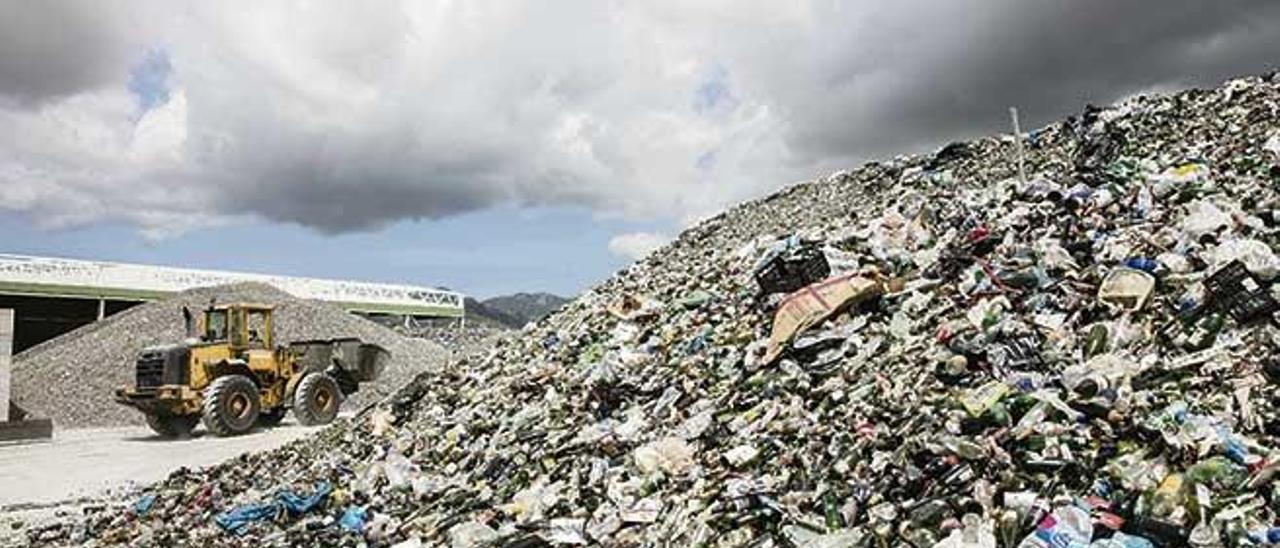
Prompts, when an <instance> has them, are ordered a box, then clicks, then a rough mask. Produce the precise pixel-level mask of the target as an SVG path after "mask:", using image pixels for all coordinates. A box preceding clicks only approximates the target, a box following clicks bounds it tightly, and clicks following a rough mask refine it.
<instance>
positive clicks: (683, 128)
mask: <svg viewBox="0 0 1280 548" xmlns="http://www.w3.org/2000/svg"><path fill="white" fill-rule="evenodd" d="M1212 4H1213V6H1212V7H1206V6H1209V4H1207V3H1204V2H1200V1H1198V0H1196V1H1192V0H1160V1H1156V0H1146V1H1144V2H1132V3H1126V4H1124V5H1115V4H1114V3H1112V2H1108V1H1105V0H1081V2H1072V3H1070V5H1069V6H1068V5H1067V4H1063V3H1035V2H963V1H962V2H955V3H943V4H939V3H936V2H924V1H923V0H912V1H905V2H895V3H891V4H885V3H879V2H870V1H865V2H849V3H828V2H821V1H813V2H785V3H777V2H764V1H758V2H727V1H725V0H707V1H703V2H686V1H679V2H676V1H657V2H600V1H597V0H564V1H560V2H555V3H550V4H549V3H546V2H535V1H533V0H504V1H497V2H485V1H469V2H453V1H449V0H439V1H435V2H409V1H405V2H397V1H385V2H361V3H337V4H332V3H329V4H324V5H312V4H306V3H302V4H296V3H287V4H286V3H234V4H232V3H225V2H181V1H171V0H164V1H160V0H138V1H136V2H129V3H125V4H118V3H112V2H91V1H83V0H50V1H48V2H13V3H8V4H5V5H4V6H3V7H0V212H4V211H9V212H17V213H19V214H23V215H27V216H29V217H30V218H32V219H34V220H36V222H39V223H41V224H42V225H45V226H51V227H58V226H67V225H74V224H83V223H89V222H94V221H100V220H111V221H123V222H127V223H132V224H134V225H136V226H138V227H139V228H140V229H141V230H143V231H144V232H145V233H147V234H151V235H163V234H168V233H173V232H179V231H182V230H186V229H189V228H192V227H199V226H207V225H209V224H215V223H219V222H225V221H226V220H227V219H229V218H233V217H235V216H239V215H253V216H258V217H262V218H266V219H270V220H273V221H278V222H286V223H298V224H302V225H305V226H309V227H313V228H316V229H318V230H321V231H326V232H343V231H351V230H362V229H370V228H377V227H379V226H381V225H383V224H385V223H389V222H394V221H397V220H401V219H414V218H439V217H443V216H448V215H454V214H458V213H463V212H467V211H472V210H476V209H481V208H486V207H490V206H493V205H496V204H511V203H515V204H534V205H538V204H555V205H564V204H570V205H580V206H585V207H589V208H591V209H593V210H594V211H596V212H597V213H599V214H602V215H621V216H626V217H631V218H668V219H692V218H698V217H700V216H703V215H706V214H710V213H713V212H716V211H718V210H720V209H722V208H723V207H724V206H725V205H727V204H729V203H732V202H735V201H738V200H741V199H743V198H747V197H751V196H756V195H759V194H762V193H764V192H767V191H769V190H773V189H776V188H778V187H780V186H782V185H785V184H788V183H790V182H794V181H796V180H801V179H804V178H807V177H811V176H814V175H818V174H821V173H824V172H827V171H830V170H833V169H836V168H843V167H849V165H850V164H852V163H854V162H855V161H857V160H859V159H861V158H866V157H869V156H874V155H881V154H885V153H892V152H897V151H899V150H900V149H901V148H902V147H910V146H919V145H921V144H938V143H941V142H943V141H946V140H949V139H952V138H957V137H961V136H965V135H970V134H973V133H977V132H986V131H992V130H1003V129H1004V127H1005V125H1006V120H1007V116H1006V115H1005V112H1007V110H1006V109H1007V107H1008V106H1010V105H1017V106H1019V107H1020V108H1021V109H1022V111H1023V113H1024V118H1025V119H1026V121H1027V125H1028V126H1032V125H1033V124H1034V123H1036V122H1038V121H1043V120H1045V119H1048V118H1052V117H1057V116H1058V115H1060V114H1061V113H1062V112H1066V111H1070V110H1074V109H1075V108H1077V107H1078V106H1080V104H1081V103H1083V102H1084V101H1090V100H1092V101H1097V102H1101V101H1106V100H1110V99H1113V98H1116V97H1120V96H1123V95H1124V94H1126V93H1129V92H1132V91H1133V90H1137V89H1150V88H1153V87H1157V86H1161V85H1165V84H1168V83H1177V84H1181V83H1183V82H1186V81H1191V82H1198V83H1213V82H1214V81H1216V80H1217V79H1220V78H1222V77H1223V76H1226V75H1229V74H1231V73H1234V72H1241V71H1261V70H1265V69H1266V68H1268V67H1267V66H1265V65H1262V64H1265V63H1269V62H1271V60H1272V59H1273V57H1274V56H1273V52H1274V51H1275V49H1276V47H1280V24H1270V25H1267V24H1259V22H1260V21H1268V20H1271V21H1274V20H1276V19H1277V15H1278V14H1280V6H1278V5H1277V4H1275V3H1274V2H1270V1H1267V0H1223V2H1217V3H1212ZM944 23H945V24H944ZM921 28H929V29H934V30H936V31H937V32H933V31H931V32H925V33H921V32H918V30H919V29H921ZM1082 28H1084V29H1087V34H1088V35H1089V36H1092V37H1095V38H1097V39H1093V40H1088V41H1081V40H1079V36H1080V35H1081V30H1080V29H1082ZM1108 36H1110V37H1113V38H1115V39H1103V38H1102V37H1108ZM48 37H56V38H57V39H56V40H55V39H49V38H48ZM1011 44H1014V45H1015V46H1013V47H1011V46H1010V45H1011ZM1114 44H1121V46H1122V47H1121V49H1120V50H1119V51H1113V50H1111V49H1109V48H1110V47H1111V46H1110V45H1114ZM1210 46H1211V47H1210ZM156 52H162V53H163V55H164V60H165V61H167V64H166V65H165V66H171V67H172V74H168V75H166V76H165V77H163V78H155V79H151V80H146V81H149V82H161V83H163V85H166V86H168V88H169V89H167V90H166V91H168V93H167V96H168V98H169V99H168V101H167V102H164V103H162V104H159V105H157V106H155V108H153V109H151V110H146V111H145V112H143V111H142V104H143V103H144V102H143V101H140V99H139V97H135V96H134V95H133V94H132V93H130V91H128V90H129V89H130V85H131V82H133V80H131V73H132V72H134V71H137V70H138V67H139V66H140V64H141V63H143V62H144V61H145V60H147V59H155V58H156V55H157V53H156ZM1045 59H1052V62H1045ZM1260 65H1262V66H1260ZM153 85H154V84H153ZM164 95H166V94H160V95H159V96H164Z"/></svg>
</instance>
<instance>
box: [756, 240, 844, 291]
mask: <svg viewBox="0 0 1280 548" xmlns="http://www.w3.org/2000/svg"><path fill="white" fill-rule="evenodd" d="M830 275H831V265H829V264H827V256H826V255H823V254H822V250H821V249H818V247H816V246H802V247H798V248H795V249H790V250H787V251H784V252H782V253H779V254H778V255H776V256H774V257H772V258H771V259H769V262H767V263H765V264H764V265H763V266H761V267H760V269H759V270H757V271H756V283H757V284H759V285H760V289H761V290H762V291H764V292H765V293H791V292H792V291H796V290H798V289H801V288H803V287H805V286H807V285H809V284H812V283H814V282H818V281H822V280H825V279H827V276H830Z"/></svg>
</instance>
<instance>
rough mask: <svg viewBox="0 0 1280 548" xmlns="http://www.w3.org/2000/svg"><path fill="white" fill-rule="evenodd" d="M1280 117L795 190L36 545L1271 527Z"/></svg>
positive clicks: (797, 537)
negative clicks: (147, 505) (401, 380)
mask: <svg viewBox="0 0 1280 548" xmlns="http://www.w3.org/2000/svg"><path fill="white" fill-rule="evenodd" d="M1278 104H1280V81H1278V80H1277V79H1276V78H1275V77H1267V78H1250V79H1241V80H1235V81H1232V82H1229V83H1227V84H1226V85H1224V86H1223V87H1221V88H1219V89H1213V90H1194V91H1186V92H1181V93H1177V94H1172V95H1167V96H1154V97H1139V98H1134V99H1132V100H1129V101H1127V102H1125V103H1123V104H1119V105H1116V106H1113V107H1109V108H1102V109H1099V108H1089V109H1086V110H1085V111H1084V112H1083V113H1082V114H1081V115H1080V116H1077V117H1073V118H1071V119H1069V120H1067V121H1065V122H1062V123H1057V124H1054V125H1051V126H1048V127H1045V128H1042V129H1039V130H1036V131H1033V132H1031V133H1029V134H1026V135H1023V136H1020V138H1021V139H1023V145H1024V148H1025V149H1026V172H1027V173H1028V177H1027V178H1028V179H1029V180H1026V181H1022V180H1019V179H1018V177H1017V175H1016V172H1017V170H1016V167H1015V165H1016V164H1015V159H1014V150H1015V146H1014V145H1015V141H1014V140H1013V137H993V138H987V139H979V140H975V141H972V142H968V143H958V144H954V145H950V146H947V147H946V148H944V149H942V150H941V151H939V152H938V153H936V154H932V155H922V156H903V157H898V158H894V159H892V160H887V161H882V162H875V163H871V164H868V165H866V166H864V167H862V168H860V169H857V170H853V171H849V172H842V173H837V174H835V175H832V176H829V177H826V178H823V179H821V180H816V181H812V182H807V183H803V184H799V185H796V186H793V187H791V188H789V189H786V190H784V191H782V192H779V193H777V194H775V195H773V196H770V197H768V198H765V199H761V200H756V201H752V202H748V203H745V204H742V205H739V206H737V207H734V208H732V209H731V210H729V211H727V212H725V213H724V214H722V215H719V216H716V217H713V218H710V219H708V220H706V221H704V222H702V223H700V224H698V225H697V226H696V227H694V228H692V229H690V230H687V231H686V232H685V233H684V234H682V235H681V237H680V238H679V239H678V240H677V241H675V242H673V243H672V244H670V245H668V246H666V247H665V248H663V249H661V250H659V251H657V252H655V253H654V254H652V255H651V256H650V257H649V258H648V259H646V260H644V261H642V262H640V263H637V264H635V265H633V266H632V267H630V268H628V269H627V270H625V271H622V272H620V273H618V274H617V275H616V276H614V277H613V278H611V279H610V280H608V281H606V282H604V283H602V284H601V285H599V286H598V287H596V288H594V289H593V290H591V291H588V292H587V293H586V294H584V295H582V296H581V297H579V298H577V299H576V300H574V301H573V302H571V303H570V304H568V305H566V306H565V307H563V308H562V309H561V310H560V311H559V312H558V313H556V314H554V315H553V316H551V317H549V318H547V319H544V320H542V321H540V322H538V323H536V324H534V325H532V326H530V327H527V328H525V329H524V330H523V331H522V332H521V333H520V334H519V335H518V336H515V337H509V338H504V339H501V340H500V341H498V342H497V343H496V344H495V346H494V347H493V348H492V350H491V351H490V352H488V353H487V354H486V355H485V356H482V357H477V358H475V359H470V360H463V361H460V362H457V363H454V364H451V365H450V366H448V367H447V368H445V369H444V370H442V371H440V372H438V373H433V374H432V375H431V376H430V378H428V377H426V376H422V377H419V379H417V380H416V381H415V382H414V383H413V384H411V385H409V386H408V387H406V388H405V389H404V390H403V391H401V392H400V393H399V394H397V395H396V396H394V397H393V398H391V399H390V400H388V401H387V402H386V403H385V408H384V409H380V410H377V411H374V412H371V413H369V414H367V415H362V416H360V417H357V419H356V420H354V421H352V422H351V423H344V424H340V425H335V426H334V427H333V428H330V429H327V430H325V431H324V432H323V433H322V434H321V435H320V436H317V437H315V438H312V439H308V440H304V441H301V442H298V443H295V444H292V445H289V446H286V447H284V448H281V449H278V450H275V451H271V452H266V453H260V454H252V455H245V456H244V457H242V458H240V459H238V460H237V461H235V462H234V463H228V464H225V465H221V466H217V467H213V468H210V469H206V470H197V471H182V472H181V473H177V474H175V475H173V476H171V477H170V478H169V479H168V480H167V481H165V482H162V483H160V484H157V485H155V486H152V487H150V488H148V492H147V493H148V495H154V496H155V497H156V498H155V501H156V502H155V506H154V508H152V509H151V510H150V511H149V512H148V513H145V514H143V515H141V516H139V517H136V518H135V517H128V518H126V517H122V516H121V514H120V513H119V512H118V511H115V510H110V509H109V510H105V511H101V512H95V513H90V514H89V515H87V516H86V517H84V518H82V519H80V520H77V521H75V522H69V523H64V524H61V525H53V526H49V527H47V528H42V529H38V530H36V529H33V530H32V531H31V535H32V538H44V539H46V540H51V541H71V542H99V543H116V542H119V543H131V544H135V545H148V544H152V545H169V544H180V543H191V544H194V543H210V544H227V545H246V546H247V545H286V544H293V545H309V544H325V545H341V544H348V545H356V544H358V543H361V542H369V543H372V544H377V545H384V544H396V543H401V542H404V543H407V544H404V545H402V546H417V545H419V544H418V543H419V542H421V543H423V544H425V545H452V546H459V547H462V546H479V545H485V544H493V545H512V544H518V545H527V546H535V545H547V544H585V543H594V542H599V543H603V544H606V545H616V546H641V545H673V544H677V543H678V544H681V545H690V546H694V545H715V546H749V545H750V546H902V545H911V546H932V545H935V544H940V545H942V546H997V545H1000V546H1014V545H1018V544H1019V543H1020V542H1021V543H1024V545H1026V546H1046V545H1049V543H1050V542H1052V543H1053V545H1054V546H1068V545H1070V546H1087V545H1089V544H1090V542H1094V543H1095V544H1097V545H1100V546H1142V545H1143V543H1142V540H1141V539H1146V540H1147V541H1150V542H1153V543H1155V544H1158V545H1180V544H1187V543H1191V542H1194V543H1195V544H1196V545H1204V546H1210V545H1216V544H1218V543H1222V544H1227V545H1247V544H1258V543H1264V542H1267V541H1268V535H1272V534H1274V533H1275V532H1276V531H1274V530H1272V529H1270V528H1273V527H1275V526H1277V525H1280V521H1277V506H1276V500H1277V498H1275V497H1274V496H1273V485H1274V483H1273V482H1272V481H1271V478H1272V475H1273V473H1274V472H1275V471H1276V470H1277V468H1278V465H1277V463H1280V459H1277V455H1276V454H1275V453H1273V451H1274V449H1275V448H1277V447H1280V440H1278V439H1277V434H1280V422H1278V421H1280V418H1278V415H1277V410H1278V409H1277V402H1276V401H1275V399H1274V394H1275V385H1274V384H1273V382H1274V379H1275V378H1276V377H1277V374H1278V373H1280V367H1277V365H1278V364H1277V363H1276V360H1275V358H1274V356H1275V354H1276V346H1277V341H1280V332H1278V331H1277V328H1276V325H1275V320H1274V318H1273V316H1274V312H1275V310H1274V308H1275V306H1274V305H1275V302H1274V297H1275V296H1274V295H1273V294H1272V293H1273V292H1274V288H1275V287H1276V286H1275V285H1273V283H1274V281H1275V279H1276V276H1277V271H1278V270H1280V265H1277V264H1276V263H1277V259H1276V257H1275V254H1274V248H1275V245H1276V243H1277V230H1276V226H1277V220H1278V219H1277V213H1276V212H1277V210H1280V196H1278V195H1277V184H1278V183H1280V157H1278V155H1280V132H1278V129H1277V127H1278V125H1277V113H1280V108H1278V107H1277V105H1278ZM815 251H816V253H815ZM760 281H764V282H766V283H765V286H766V287H765V288H762V286H761V285H760ZM778 287H788V288H791V287H800V289H799V290H798V291H796V292H795V293H791V294H790V295H789V296H787V295H786V292H785V291H783V292H771V291H770V289H768V288H774V289H776V288H778ZM771 340H772V342H771ZM313 490H314V491H313ZM300 493H301V494H300ZM307 493H315V494H316V498H314V499H307V500H308V501H311V500H314V501H315V502H316V504H314V505H312V504H308V505H301V506H300V505H296V504H293V502H296V501H297V500H298V498H299V497H301V496H304V495H305V494H307ZM121 502H122V503H127V502H130V501H121ZM255 504H257V505H268V507H269V508H276V509H277V511H274V512H273V511H265V512H256V513H255V510H254V509H255V508H260V506H255ZM273 504H274V505H276V506H271V505H273ZM262 516H267V517H262ZM1024 539H1025V540H1024Z"/></svg>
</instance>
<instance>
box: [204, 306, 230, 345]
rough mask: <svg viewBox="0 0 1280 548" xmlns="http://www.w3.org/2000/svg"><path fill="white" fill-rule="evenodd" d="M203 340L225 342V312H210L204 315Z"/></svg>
mask: <svg viewBox="0 0 1280 548" xmlns="http://www.w3.org/2000/svg"><path fill="white" fill-rule="evenodd" d="M204 323H205V329H204V340H206V341H225V340H227V311H226V310H210V311H208V312H207V313H206V314H205V322H204Z"/></svg>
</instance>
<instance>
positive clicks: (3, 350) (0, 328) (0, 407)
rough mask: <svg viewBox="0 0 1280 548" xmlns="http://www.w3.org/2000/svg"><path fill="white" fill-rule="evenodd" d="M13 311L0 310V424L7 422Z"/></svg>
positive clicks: (11, 363) (11, 361)
mask: <svg viewBox="0 0 1280 548" xmlns="http://www.w3.org/2000/svg"><path fill="white" fill-rule="evenodd" d="M12 355H13V311H12V310H8V309H0V422H6V421H8V420H9V368H10V367H11V366H12V365H13V360H11V359H10V356H12Z"/></svg>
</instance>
